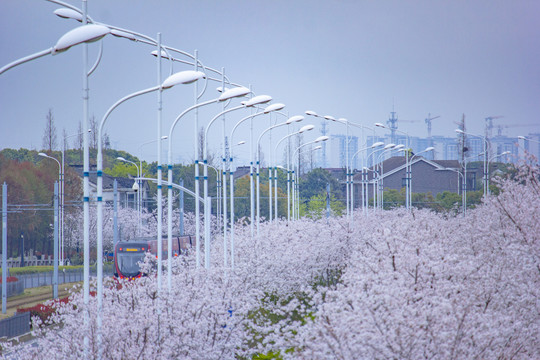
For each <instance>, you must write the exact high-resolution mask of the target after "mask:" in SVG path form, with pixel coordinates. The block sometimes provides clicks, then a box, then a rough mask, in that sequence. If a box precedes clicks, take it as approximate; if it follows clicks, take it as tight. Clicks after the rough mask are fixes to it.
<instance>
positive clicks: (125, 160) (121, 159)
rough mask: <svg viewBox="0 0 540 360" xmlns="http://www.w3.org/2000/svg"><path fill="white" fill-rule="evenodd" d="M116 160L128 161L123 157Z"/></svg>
mask: <svg viewBox="0 0 540 360" xmlns="http://www.w3.org/2000/svg"><path fill="white" fill-rule="evenodd" d="M116 160H120V161H126V159H124V158H123V157H121V156H119V157H117V158H116Z"/></svg>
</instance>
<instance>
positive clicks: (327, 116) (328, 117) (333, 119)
mask: <svg viewBox="0 0 540 360" xmlns="http://www.w3.org/2000/svg"><path fill="white" fill-rule="evenodd" d="M324 118H325V119H326V120H332V121H337V119H336V118H335V117H333V116H330V115H326V116H325V117H324Z"/></svg>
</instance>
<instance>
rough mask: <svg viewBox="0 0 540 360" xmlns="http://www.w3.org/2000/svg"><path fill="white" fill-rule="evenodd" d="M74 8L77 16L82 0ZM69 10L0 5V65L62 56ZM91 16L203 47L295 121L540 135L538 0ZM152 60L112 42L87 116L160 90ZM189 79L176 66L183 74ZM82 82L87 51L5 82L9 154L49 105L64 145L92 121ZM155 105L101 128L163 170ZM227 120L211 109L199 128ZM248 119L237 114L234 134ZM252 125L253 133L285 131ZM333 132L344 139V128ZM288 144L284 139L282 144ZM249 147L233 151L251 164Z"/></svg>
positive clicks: (41, 2) (1, 93) (188, 146)
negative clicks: (47, 52) (490, 126)
mask: <svg viewBox="0 0 540 360" xmlns="http://www.w3.org/2000/svg"><path fill="white" fill-rule="evenodd" d="M69 3H70V4H72V5H74V6H77V7H81V2H80V1H70V2H69ZM59 7H60V6H58V5H55V4H53V3H50V2H48V1H45V0H2V1H0V66H3V65H5V64H7V63H9V62H11V61H14V60H16V59H18V58H21V57H24V56H27V55H29V54H32V53H35V52H37V51H40V50H44V49H47V48H49V47H51V46H53V45H54V44H55V43H56V41H57V40H58V38H60V37H61V36H62V35H63V34H64V33H66V32H68V31H69V30H71V29H73V28H74V27H76V26H78V25H79V23H77V22H75V21H73V20H66V19H61V18H59V17H57V16H55V15H54V14H53V11H54V10H55V9H57V8H59ZM88 13H89V15H90V16H91V17H92V18H93V19H94V20H95V21H98V22H101V23H106V24H111V25H115V26H118V27H122V28H125V29H129V30H133V31H136V32H139V33H142V34H145V35H148V36H150V37H153V38H155V37H157V33H158V32H159V33H161V34H162V41H163V43H164V44H167V45H169V46H172V47H175V48H178V49H181V50H183V51H186V52H189V53H194V51H195V50H197V51H198V54H199V59H200V60H201V61H202V62H203V63H204V64H205V65H206V66H209V67H212V68H215V69H219V70H221V68H224V69H225V73H226V74H227V76H228V77H229V79H230V80H231V81H232V82H234V83H238V84H242V85H244V86H251V87H252V89H253V92H254V94H255V95H262V94H268V95H271V96H272V97H273V99H274V102H281V103H284V104H285V105H286V107H285V109H284V110H283V112H284V113H285V114H288V115H289V116H292V115H297V114H303V113H304V111H305V110H314V111H316V112H317V113H319V114H321V115H332V116H334V117H336V118H340V117H343V118H346V119H348V120H350V121H353V122H357V123H360V124H363V125H366V126H372V125H373V123H375V122H383V123H384V122H386V120H387V119H388V117H389V115H390V112H391V111H392V109H393V108H394V109H395V111H396V112H397V115H398V118H399V119H402V120H408V121H406V122H405V121H404V122H401V123H400V122H399V121H398V126H399V129H400V130H402V131H407V132H408V133H409V134H410V135H413V136H420V137H426V136H427V128H426V125H425V122H424V119H425V118H426V117H427V116H428V114H431V115H432V116H436V115H440V118H438V119H436V120H433V135H442V136H449V137H453V136H455V133H454V129H455V128H456V124H455V122H457V121H459V120H460V119H461V117H462V114H465V117H466V126H467V129H468V131H469V132H472V133H475V134H483V133H484V124H485V120H484V119H485V118H486V117H488V116H504V117H502V118H499V119H496V120H494V124H495V125H496V126H497V125H502V126H505V127H504V128H503V134H504V135H509V136H517V135H526V134H528V133H532V132H536V133H537V132H540V118H539V116H538V113H539V103H540V101H539V100H540V25H538V21H539V20H538V19H540V2H539V1H537V0H514V1H510V0H507V1H499V0H474V1H470V0H466V1H465V0H463V1H462V0H452V1H432V0H425V1H403V0H395V1H384V0H382V1H362V0H340V1H336V0H334V1H321V0H311V1H307V0H274V1H255V0H229V1H209V0H197V1H180V0H176V1H172V0H160V1H142V0H139V1H134V0H114V1H111V0H88ZM97 49H98V45H97V43H94V44H91V45H90V46H89V54H90V55H89V59H90V63H92V62H93V61H94V59H95V58H96V56H97ZM152 50H154V48H152V47H151V46H149V45H144V44H141V43H134V42H130V41H128V40H125V39H121V38H115V37H113V36H107V37H106V38H105V39H104V40H103V58H102V61H101V64H100V65H99V67H98V68H97V70H96V71H95V73H93V74H92V75H91V77H90V115H94V116H95V117H96V119H98V120H101V118H102V117H103V115H104V113H105V112H106V111H107V109H108V108H109V107H110V106H111V105H112V104H113V103H114V102H116V101H117V100H118V99H120V98H121V97H123V96H125V95H127V94H130V93H133V92H135V91H138V90H141V89H145V88H148V87H151V86H154V85H156V83H157V70H156V69H157V65H156V60H155V58H154V57H152V56H151V55H149V53H150V52H151V51H152ZM168 66H169V65H168V64H167V63H164V66H163V69H164V71H163V73H164V75H163V76H164V77H165V76H166V74H167V73H168V70H169V68H168ZM187 69H189V68H188V67H187V66H186V65H182V64H175V65H174V71H181V70H187ZM82 73H83V69H82V47H81V46H78V47H74V48H72V49H70V50H69V51H67V52H65V53H61V54H58V55H55V56H46V57H43V58H40V59H37V60H34V61H32V62H29V63H26V64H23V65H21V66H18V67H16V68H13V69H11V70H9V71H8V72H6V73H4V74H3V75H0V101H1V103H0V148H21V147H22V148H30V149H37V150H39V149H41V147H42V135H43V131H44V128H45V117H46V114H47V112H48V110H49V108H51V109H52V111H53V114H54V120H55V124H56V127H57V130H58V133H59V137H60V136H61V135H60V134H61V133H62V131H63V130H64V129H65V130H66V132H67V134H68V135H71V134H75V133H76V132H77V129H78V123H79V122H80V121H81V120H82V113H83V102H82ZM219 85H220V84H218V83H215V82H209V84H208V88H207V90H206V92H205V93H204V94H203V96H202V97H201V101H204V100H209V99H213V98H215V97H216V96H217V95H218V93H217V92H216V90H215V89H216V87H217V86H219ZM193 99H194V86H193V85H183V86H178V87H176V88H174V89H171V90H168V91H165V92H164V93H163V134H168V133H169V128H170V125H171V123H172V122H173V121H174V119H175V118H176V116H177V115H178V114H180V113H181V112H182V111H183V110H184V109H186V108H187V107H189V106H190V105H192V104H193V101H194V100H193ZM156 100H157V95H156V94H155V93H154V94H148V95H144V96H141V97H139V98H137V99H133V100H130V101H128V102H126V103H125V104H123V105H121V106H120V107H119V108H117V109H116V110H115V111H114V112H113V113H112V114H111V116H110V117H109V119H108V121H107V123H106V126H105V131H106V132H107V133H108V134H109V136H110V138H111V141H112V144H113V147H114V148H116V149H119V150H126V151H128V152H130V153H132V154H134V155H136V156H139V155H141V156H142V157H143V158H144V159H146V160H149V161H154V160H156V158H157V155H156V153H157V150H156V145H155V144H147V145H144V146H141V144H142V143H145V142H148V141H151V140H153V139H155V138H156V137H157V125H156V124H157V111H156V107H157V101H156ZM237 104H238V100H235V101H233V102H232V103H231V104H230V106H236V105H237ZM220 110H221V106H220V105H210V106H206V107H205V108H204V111H201V112H200V124H201V126H204V125H206V124H207V122H208V121H209V119H210V118H211V117H213V115H215V114H217V113H218V112H219V111H220ZM248 114H249V113H248V112H247V111H246V110H241V111H236V112H232V113H230V114H229V115H228V116H227V120H226V126H227V133H229V132H230V130H231V128H232V127H233V125H234V124H235V123H236V122H237V121H238V120H239V119H240V118H242V117H244V116H246V115H248ZM256 119H257V120H256V124H255V125H256V127H255V131H256V133H260V131H262V130H263V129H264V128H266V127H268V126H269V125H270V121H273V120H275V119H274V118H272V119H270V118H269V117H268V116H261V117H259V118H256ZM284 120H285V118H284V117H278V121H279V122H281V121H284ZM193 123H194V120H193V117H192V116H191V117H187V118H185V119H182V120H181V122H180V123H179V125H178V126H177V128H176V130H175V132H174V136H173V144H174V149H175V150H174V156H173V157H174V160H175V161H183V162H188V161H191V160H192V159H193V152H194V150H193V138H194V127H193V126H194V125H193ZM308 123H313V124H315V125H317V132H315V131H313V132H312V134H310V135H309V136H307V137H306V139H307V140H309V139H314V138H315V137H316V136H318V135H320V133H319V132H318V131H319V129H320V121H318V120H316V119H314V118H306V119H305V120H304V123H303V125H305V124H308ZM299 125H300V124H299ZM506 126H508V127H506ZM248 129H249V126H248V125H247V123H246V125H243V126H241V127H240V128H239V130H238V131H237V132H236V134H235V138H234V142H235V143H236V142H237V141H239V140H249V131H248ZM329 130H330V132H331V133H334V134H341V133H344V128H343V127H340V126H339V125H338V124H331V125H330V127H329ZM221 132H222V130H221V124H220V123H216V124H215V125H212V127H211V129H210V133H209V142H210V146H211V148H213V149H214V150H217V149H218V146H220V143H221V140H220V139H221ZM379 132H380V134H383V130H380V131H379ZM494 133H495V134H496V133H497V129H494ZM285 134H286V130H285V129H284V128H283V129H280V130H276V132H275V133H274V135H273V136H274V137H273V139H274V143H275V141H276V140H277V139H279V138H281V137H282V136H284V135H285ZM356 135H360V134H356ZM73 139H74V138H73V137H72V138H70V145H72V143H73ZM164 145H165V147H166V144H164ZM247 150H248V148H247V146H246V149H243V148H241V147H239V148H237V149H236V150H235V153H237V154H243V155H245V156H246V157H247ZM163 160H164V161H165V160H166V159H163Z"/></svg>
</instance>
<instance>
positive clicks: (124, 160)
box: [116, 156, 142, 236]
mask: <svg viewBox="0 0 540 360" xmlns="http://www.w3.org/2000/svg"><path fill="white" fill-rule="evenodd" d="M116 160H120V161H123V162H126V163H129V164H132V165H135V168H136V169H137V180H135V184H136V185H137V205H136V208H137V234H138V235H139V236H141V223H140V219H141V203H140V198H139V194H140V190H141V188H142V186H141V181H140V180H139V178H141V177H142V174H141V169H140V168H139V166H138V165H137V164H136V163H135V162H133V161H129V160H127V159H125V158H123V157H121V156H118V157H117V158H116Z"/></svg>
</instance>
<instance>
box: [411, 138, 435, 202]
mask: <svg viewBox="0 0 540 360" xmlns="http://www.w3.org/2000/svg"><path fill="white" fill-rule="evenodd" d="M433 150H435V148H434V147H433V146H428V147H427V148H425V149H424V150H422V151H420V152H418V153H416V154H414V155H413V156H411V159H410V160H409V166H410V171H409V174H410V178H409V181H410V184H409V190H410V192H411V194H412V163H413V159H414V158H415V157H417V156H418V155H420V154H422V153H425V152H430V151H433ZM411 200H412V197H411ZM411 205H412V203H411Z"/></svg>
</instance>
